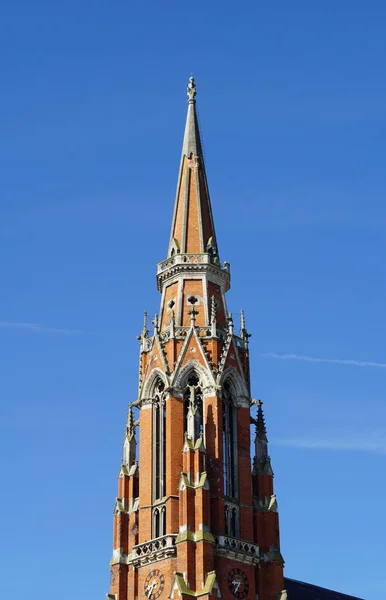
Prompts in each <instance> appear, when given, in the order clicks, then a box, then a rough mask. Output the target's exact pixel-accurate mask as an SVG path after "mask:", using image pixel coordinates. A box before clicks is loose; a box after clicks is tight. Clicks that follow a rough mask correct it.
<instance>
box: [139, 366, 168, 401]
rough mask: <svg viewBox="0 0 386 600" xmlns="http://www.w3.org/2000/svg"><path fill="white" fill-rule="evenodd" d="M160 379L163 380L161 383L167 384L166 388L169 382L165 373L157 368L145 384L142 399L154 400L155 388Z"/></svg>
mask: <svg viewBox="0 0 386 600" xmlns="http://www.w3.org/2000/svg"><path fill="white" fill-rule="evenodd" d="M158 379H161V381H162V382H163V383H164V384H165V387H167V386H168V380H167V378H166V375H165V373H164V372H163V371H162V370H161V369H160V368H159V367H155V368H154V369H153V370H152V371H151V373H150V375H149V376H148V377H147V379H146V381H145V382H144V385H143V389H142V399H144V398H152V397H153V396H154V391H155V386H156V383H157V381H158Z"/></svg>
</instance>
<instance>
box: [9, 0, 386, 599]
mask: <svg viewBox="0 0 386 600" xmlns="http://www.w3.org/2000/svg"><path fill="white" fill-rule="evenodd" d="M385 19H386V5H385V3H384V2H381V1H375V0H369V1H368V2H363V1H359V0H339V2H337V1H336V0H324V1H323V2H309V1H306V0H303V1H299V0H292V1H291V2H288V1H285V0H277V1H276V2H244V3H243V2H241V3H239V4H236V3H233V2H232V3H231V2H227V1H223V2H221V3H220V2H218V1H216V0H214V1H213V2H210V3H208V2H202V1H201V0H197V1H196V2H195V3H194V4H187V3H177V2H164V3H160V2H154V1H150V2H147V3H140V2H131V3H129V2H122V1H120V0H116V1H115V2H103V1H97V2H87V1H83V2H79V1H77V2H75V1H74V0H68V1H67V2H66V3H64V2H63V3H55V2H48V1H44V2H43V1H38V0H28V1H24V2H22V1H19V0H14V1H13V2H10V1H8V2H7V1H6V0H3V2H1V3H0V54H1V57H2V59H1V83H2V86H1V87H2V91H1V94H0V122H1V139H2V143H1V145H0V165H1V191H0V209H1V219H0V240H1V242H0V243H1V249H2V261H1V282H2V293H1V296H0V340H1V343H0V364H1V380H0V381H1V383H0V390H1V396H0V397H1V407H0V410H1V429H2V433H1V437H0V444H1V450H2V456H3V460H2V461H1V463H0V477H1V481H2V486H1V487H2V489H1V492H0V530H1V532H2V534H1V539H2V544H1V554H2V556H1V563H2V567H3V573H4V575H3V576H2V581H1V583H0V588H1V591H2V592H3V595H7V594H8V595H11V594H12V598H15V600H19V599H20V600H22V599H24V598H26V597H28V598H29V600H38V599H40V598H41V596H42V594H45V595H46V594H49V595H52V594H54V595H55V599H56V600H68V599H69V598H71V597H72V596H73V595H74V594H76V596H77V597H78V598H81V599H82V600H94V598H97V597H104V594H105V593H106V592H107V590H108V585H109V566H108V562H109V559H110V555H111V537H112V509H113V505H114V499H115V495H116V475H117V472H118V469H119V464H120V457H121V453H122V449H121V443H122V439H123V430H124V424H125V415H126V409H127V404H128V402H129V401H132V400H134V399H135V398H136V387H137V365H138V355H137V352H138V343H137V341H136V335H138V333H139V331H140V328H141V324H142V311H143V310H144V309H147V310H148V311H149V312H150V314H152V313H155V312H156V311H157V310H158V305H159V296H158V292H157V291H156V286H155V265H156V263H157V262H159V261H160V260H162V259H163V258H165V254H166V249H167V243H168V236H169V228H170V222H171V216H172V209H173V202H174V192H175V185H176V178H177V171H178V165H179V156H180V148H181V142H182V134H183V127H184V120H185V114H186V95H185V87H186V83H187V79H188V77H189V75H190V73H191V72H193V73H194V75H195V77H196V81H197V89H198V95H197V100H198V109H199V114H200V121H201V127H202V135H203V142H204V150H205V155H206V163H207V171H208V178H209V185H210V189H211V195H212V202H213V210H214V216H215V222H216V228H217V234H218V241H219V248H220V253H221V257H222V260H228V261H230V263H231V269H232V290H231V291H230V293H229V298H228V303H229V306H230V308H231V309H232V310H233V312H234V314H237V312H238V310H239V309H240V308H244V310H245V312H246V318H247V325H248V328H249V329H250V331H251V332H252V333H253V337H252V339H251V366H252V372H253V394H254V397H255V398H257V397H259V398H262V399H263V400H264V409H265V414H266V420H267V426H268V433H269V440H270V454H271V456H272V461H273V467H274V471H275V476H276V477H275V489H276V493H277V496H278V502H279V509H280V519H281V521H280V522H281V539H282V551H283V554H284V556H285V559H286V574H287V575H288V576H290V577H294V578H297V579H302V580H305V581H310V582H313V583H316V584H320V585H323V586H326V587H331V588H335V589H338V590H341V591H345V592H347V593H353V594H356V595H358V596H361V597H363V598H366V599H367V600H373V599H375V598H379V597H381V596H382V595H384V594H385V593H386V577H385V576H384V575H382V573H383V572H384V556H385V550H384V539H383V538H384V532H385V527H386V517H385V511H384V507H383V506H384V498H385V489H386V488H385V478H384V472H385V458H386V406H385V384H386V349H385V336H386V324H385V318H384V306H385V296H386V284H385V277H384V256H385V252H386V240H385V233H386V208H385V192H386V178H385V168H384V161H385V139H386V136H385V134H386V127H385V104H386V81H385V77H384V72H385V56H386V42H385V36H384V23H385ZM138 289H140V293H138ZM236 322H237V321H236ZM319 359H323V360H319Z"/></svg>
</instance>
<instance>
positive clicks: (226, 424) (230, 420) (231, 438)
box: [222, 380, 238, 498]
mask: <svg viewBox="0 0 386 600" xmlns="http://www.w3.org/2000/svg"><path fill="white" fill-rule="evenodd" d="M222 387H223V393H222V409H223V430H222V445H223V474H224V495H225V496H230V497H232V498H237V497H238V473H237V409H236V407H235V405H234V402H233V392H232V386H231V383H230V381H229V380H227V381H225V383H224V384H223V386H222Z"/></svg>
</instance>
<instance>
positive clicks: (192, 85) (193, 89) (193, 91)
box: [187, 75, 197, 102]
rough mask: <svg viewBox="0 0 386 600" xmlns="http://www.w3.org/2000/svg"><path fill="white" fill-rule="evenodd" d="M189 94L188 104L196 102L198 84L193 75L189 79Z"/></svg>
mask: <svg viewBox="0 0 386 600" xmlns="http://www.w3.org/2000/svg"><path fill="white" fill-rule="evenodd" d="M187 94H188V102H195V100H194V98H195V96H196V94H197V92H196V84H195V82H194V77H193V75H191V76H190V77H189V83H188V89H187Z"/></svg>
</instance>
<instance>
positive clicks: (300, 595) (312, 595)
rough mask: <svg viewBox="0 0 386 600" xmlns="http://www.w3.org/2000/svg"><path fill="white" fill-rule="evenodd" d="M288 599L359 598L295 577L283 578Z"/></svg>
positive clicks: (345, 599)
mask: <svg viewBox="0 0 386 600" xmlns="http://www.w3.org/2000/svg"><path fill="white" fill-rule="evenodd" d="M284 583H285V589H286V590H287V592H288V600H361V598H357V597H356V596H348V595H347V594H341V593H340V592H333V591H332V590H326V589H325V588H322V587H319V586H317V585H312V584H311V583H304V582H303V581H296V580H295V579H288V577H285V578H284Z"/></svg>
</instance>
